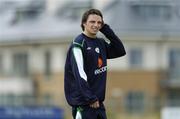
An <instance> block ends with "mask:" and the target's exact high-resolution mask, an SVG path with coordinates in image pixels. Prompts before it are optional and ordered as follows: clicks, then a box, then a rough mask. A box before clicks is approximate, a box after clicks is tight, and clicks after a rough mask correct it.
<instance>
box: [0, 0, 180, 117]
mask: <svg viewBox="0 0 180 119" xmlns="http://www.w3.org/2000/svg"><path fill="white" fill-rule="evenodd" d="M105 1H106V2H105ZM92 7H96V8H99V9H101V10H102V12H103V14H104V19H105V22H106V23H108V24H110V25H111V27H112V28H113V29H114V30H115V32H116V34H118V35H119V36H120V38H121V40H122V41H123V43H124V45H125V48H126V50H127V55H126V56H125V57H122V58H118V59H113V60H109V61H108V65H109V71H108V82H107V83H108V85H107V99H106V102H105V103H107V106H108V109H109V108H110V109H111V110H113V111H117V112H118V113H120V112H122V113H120V114H121V115H123V114H124V113H125V114H126V113H128V115H129V113H131V114H134V113H136V114H144V113H145V112H148V113H155V117H158V116H157V115H156V114H157V112H159V110H160V109H161V108H162V107H165V106H180V101H179V100H180V45H179V44H180V39H179V38H180V34H179V33H180V24H179V19H180V2H179V1H178V0H174V1H170V0H156V1H155V0H97V1H95V0H94V1H93V0H78V1H73V0H68V1H65V0H64V1H63V0H36V2H34V0H26V1H24V2H22V0H8V1H7V0H1V2H0V17H1V19H0V104H1V105H59V106H64V107H65V106H66V102H65V100H64V92H63V91H64V90H63V68H64V62H65V58H66V51H67V48H68V46H69V43H70V42H71V41H72V40H73V38H74V37H75V36H76V35H77V34H79V33H80V32H81V29H80V20H81V15H82V13H83V12H84V11H85V10H86V9H88V8H92ZM100 35H101V34H100ZM4 85H6V86H4ZM3 86H4V87H3ZM7 100H9V101H7ZM110 109H109V111H111V110H110ZM113 111H111V113H112V112H113ZM155 117H153V118H154V119H155ZM138 119H140V118H138Z"/></svg>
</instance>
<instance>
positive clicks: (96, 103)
mask: <svg viewBox="0 0 180 119" xmlns="http://www.w3.org/2000/svg"><path fill="white" fill-rule="evenodd" d="M90 107H92V108H95V109H97V108H99V101H98V100H97V101H96V102H93V103H92V104H90Z"/></svg>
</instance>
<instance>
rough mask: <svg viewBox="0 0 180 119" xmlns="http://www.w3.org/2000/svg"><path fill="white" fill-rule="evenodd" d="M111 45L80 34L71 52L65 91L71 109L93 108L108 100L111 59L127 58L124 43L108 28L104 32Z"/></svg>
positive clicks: (72, 45) (68, 53)
mask: <svg viewBox="0 0 180 119" xmlns="http://www.w3.org/2000/svg"><path fill="white" fill-rule="evenodd" d="M100 31H101V32H102V33H103V34H104V35H105V36H106V38H107V39H109V40H110V43H107V42H106V41H105V40H104V39H102V38H90V37H87V36H86V35H85V34H83V33H82V34H80V35H79V36H77V37H76V38H75V40H74V41H73V42H72V44H71V45H70V48H69V50H68V52H67V58H66V63H65V74H64V89H65V96H66V100H67V102H68V103H69V104H70V105H71V106H80V105H89V104H91V103H92V102H95V101H96V100H99V102H100V103H101V102H103V101H104V99H105V89H106V75H107V59H111V58H117V57H120V56H123V55H125V54H126V52H125V49H124V46H123V44H122V42H121V41H120V39H119V38H118V37H117V36H116V35H115V33H114V32H113V31H112V30H111V28H110V27H109V26H108V25H107V24H105V25H104V26H103V27H102V28H101V30H100Z"/></svg>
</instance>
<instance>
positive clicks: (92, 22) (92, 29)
mask: <svg viewBox="0 0 180 119" xmlns="http://www.w3.org/2000/svg"><path fill="white" fill-rule="evenodd" d="M83 25H84V32H85V33H86V34H88V35H89V36H90V37H93V36H96V34H97V32H98V31H99V29H101V27H102V18H101V16H98V15H96V14H91V15H89V17H88V19H87V21H86V22H85V23H84V24H83Z"/></svg>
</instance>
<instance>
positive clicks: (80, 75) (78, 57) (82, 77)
mask: <svg viewBox="0 0 180 119" xmlns="http://www.w3.org/2000/svg"><path fill="white" fill-rule="evenodd" d="M72 53H73V55H72V58H71V64H72V71H73V75H74V76H75V79H76V80H77V81H76V82H77V85H78V88H79V90H80V93H81V95H82V96H83V98H84V99H85V101H86V102H87V104H91V103H94V102H96V101H97V100H98V99H97V97H96V95H94V94H93V93H92V92H91V89H90V87H89V84H88V82H87V75H86V73H85V71H84V62H83V55H82V49H81V48H80V47H77V46H74V47H73V48H72Z"/></svg>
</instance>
